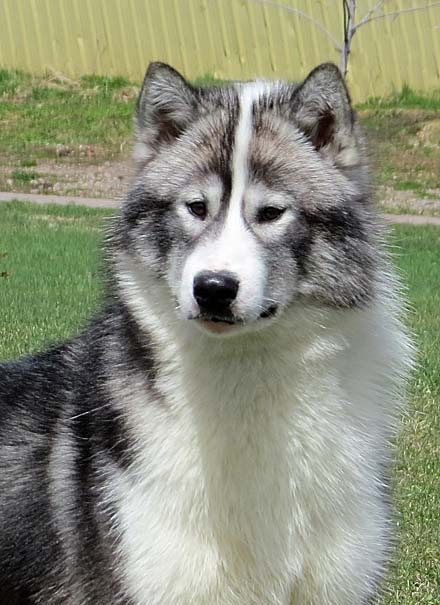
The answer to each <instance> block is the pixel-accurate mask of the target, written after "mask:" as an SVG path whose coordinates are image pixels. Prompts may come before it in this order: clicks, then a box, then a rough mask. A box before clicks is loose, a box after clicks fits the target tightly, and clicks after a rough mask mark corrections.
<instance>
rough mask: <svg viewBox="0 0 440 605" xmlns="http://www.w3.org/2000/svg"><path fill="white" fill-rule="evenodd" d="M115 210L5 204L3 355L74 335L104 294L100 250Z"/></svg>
mask: <svg viewBox="0 0 440 605" xmlns="http://www.w3.org/2000/svg"><path fill="white" fill-rule="evenodd" d="M109 214H110V211H102V210H101V211H100V210H95V209H84V208H79V207H76V206H63V207H60V206H55V205H53V206H50V205H44V206H40V205H36V204H24V203H19V202H17V203H2V204H0V224H1V234H0V308H1V313H0V356H1V357H16V356H19V355H23V354H25V353H27V352H29V351H34V350H35V349H37V348H39V347H41V346H43V345H44V344H45V343H46V342H47V341H52V340H58V339H60V338H64V337H65V336H66V335H67V334H71V333H73V332H74V331H75V330H77V329H78V327H79V326H80V324H81V323H82V322H83V321H84V320H85V318H86V317H87V316H88V315H89V313H90V310H91V308H92V307H93V306H94V305H95V303H96V300H97V296H98V294H99V287H98V286H97V283H98V281H97V277H98V268H97V267H98V263H97V256H98V254H97V251H98V246H99V241H100V239H101V227H102V226H103V223H104V217H105V216H108V215H109Z"/></svg>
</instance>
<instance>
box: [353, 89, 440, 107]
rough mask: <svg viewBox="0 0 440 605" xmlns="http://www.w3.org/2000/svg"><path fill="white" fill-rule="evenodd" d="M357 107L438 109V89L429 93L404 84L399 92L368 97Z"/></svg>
mask: <svg viewBox="0 0 440 605" xmlns="http://www.w3.org/2000/svg"><path fill="white" fill-rule="evenodd" d="M358 108H359V109H427V110H439V109H440V89H438V90H435V91H433V93H432V94H430V95H424V94H421V93H418V92H416V91H414V90H413V89H412V88H411V87H410V86H408V85H407V84H405V85H404V86H403V88H402V90H401V91H400V92H395V93H394V94H392V95H389V96H388V97H385V98H381V97H370V98H369V99H367V101H366V102H365V103H360V104H359V105H358Z"/></svg>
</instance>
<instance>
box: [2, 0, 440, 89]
mask: <svg viewBox="0 0 440 605" xmlns="http://www.w3.org/2000/svg"><path fill="white" fill-rule="evenodd" d="M375 4H376V0H358V2H357V11H358V15H359V17H361V16H362V15H365V14H366V13H367V12H368V11H369V10H370V9H371V8H373V6H374V5H375ZM427 5H432V6H431V8H429V9H426V8H422V7H426V6H427ZM414 8H420V10H412V9H414ZM289 9H293V10H289ZM384 10H385V11H386V12H387V13H391V16H389V17H386V18H377V19H374V20H373V21H371V22H370V23H368V24H366V25H365V26H363V27H362V28H360V29H359V30H358V32H357V33H356V35H355V37H354V40H353V46H352V53H351V57H350V64H349V74H348V79H349V82H350V84H351V88H352V91H353V96H354V98H355V99H356V100H361V99H364V98H366V97H368V96H371V95H385V94H387V93H390V92H392V91H393V90H400V89H401V87H402V85H403V84H405V83H406V84H408V85H409V86H411V87H412V88H414V89H417V90H424V91H429V90H433V89H438V88H440V3H439V2H426V3H425V2H423V0H387V1H386V2H385V3H384ZM397 11H403V12H401V14H399V15H396V14H394V13H396V12H397ZM342 19H343V17H342V2H341V0H322V1H319V0H274V1H272V0H0V65H1V66H3V67H15V68H20V69H24V70H27V71H31V72H34V73H42V72H45V71H48V70H54V71H57V72H61V73H63V74H65V75H67V76H69V77H78V76H80V75H82V74H86V73H87V74H91V73H95V74H105V75H116V74H118V75H125V76H128V77H129V78H131V79H133V80H140V79H141V78H142V76H143V73H144V71H145V68H146V65H147V63H148V62H149V61H154V60H161V61H165V62H168V63H171V64H172V65H174V66H175V67H176V68H177V69H179V70H181V71H183V72H184V73H185V74H186V75H187V76H188V77H190V78H196V77H198V76H201V75H206V74H211V75H213V76H216V77H219V78H223V79H242V78H244V79H249V78H253V77H255V76H260V77H262V76H263V77H268V78H289V79H297V78H298V79H299V78H301V77H302V76H304V75H305V74H306V73H307V71H308V70H310V69H311V68H312V67H314V66H315V65H317V64H318V63H321V62H323V61H329V60H330V61H334V62H336V63H338V62H339V56H340V55H339V52H338V50H337V46H336V43H338V44H340V43H341V41H342V29H343V28H342ZM324 30H326V31H324Z"/></svg>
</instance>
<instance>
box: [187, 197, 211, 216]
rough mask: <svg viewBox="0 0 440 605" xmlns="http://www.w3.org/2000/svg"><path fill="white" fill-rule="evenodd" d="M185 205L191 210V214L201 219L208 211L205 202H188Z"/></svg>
mask: <svg viewBox="0 0 440 605" xmlns="http://www.w3.org/2000/svg"><path fill="white" fill-rule="evenodd" d="M186 207H187V208H188V210H189V212H191V214H193V215H194V216H196V217H197V218H200V219H202V221H203V220H205V218H206V215H207V213H208V209H207V207H206V202H202V201H197V202H189V203H188V204H187V205H186Z"/></svg>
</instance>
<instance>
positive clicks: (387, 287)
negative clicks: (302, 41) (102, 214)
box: [0, 63, 411, 605]
mask: <svg viewBox="0 0 440 605" xmlns="http://www.w3.org/2000/svg"><path fill="white" fill-rule="evenodd" d="M136 130H137V134H136V143H135V148H134V155H135V162H136V176H135V178H134V182H133V186H132V188H131V191H130V192H129V193H128V196H127V199H126V202H125V203H124V205H123V207H122V209H121V212H120V215H119V216H118V217H117V218H116V220H115V222H114V224H113V227H112V229H111V233H110V235H109V238H108V245H107V249H106V257H107V259H108V262H107V267H108V271H107V274H106V275H107V283H106V296H105V301H104V304H103V308H102V311H101V312H100V313H99V314H98V315H97V316H96V317H95V318H94V319H93V320H92V321H91V323H90V324H89V326H88V327H87V328H86V329H85V330H84V331H83V332H82V334H81V335H80V336H79V337H78V338H75V339H73V340H71V341H70V342H67V343H65V344H62V345H60V346H57V347H55V348H53V349H51V350H49V351H47V352H44V353H41V354H38V355H35V356H32V357H28V358H25V359H23V360H21V361H18V362H11V363H6V364H4V365H3V366H1V368H0V406H1V407H0V414H1V416H0V465H1V473H0V603H1V604H2V605H6V604H8V605H12V604H20V605H24V604H30V603H32V604H40V605H61V604H63V605H159V604H160V605H361V604H363V605H365V604H366V603H373V602H374V600H375V595H376V594H377V590H378V585H379V581H380V578H381V576H382V574H383V571H384V567H385V564H386V561H387V558H388V557H389V543H390V528H391V524H390V512H389V502H388V497H387V470H388V466H389V463H390V450H391V447H390V445H389V443H390V440H392V439H393V437H394V436H395V432H396V429H397V427H398V416H399V413H400V407H401V403H402V394H401V392H402V387H403V382H404V380H405V376H406V374H407V371H408V368H409V366H410V362H411V346H410V342H409V340H408V338H407V336H406V334H405V331H404V329H403V328H402V325H401V323H400V320H399V315H400V303H399V298H398V295H397V294H396V289H397V287H396V280H395V279H394V277H393V272H392V269H391V268H390V265H389V262H388V260H387V255H386V252H385V251H384V245H383V242H382V240H383V238H382V228H381V225H380V221H379V220H378V217H377V216H376V213H375V211H374V209H373V207H372V204H371V201H370V181H369V174H368V167H367V161H366V154H365V150H364V143H363V139H362V135H361V133H360V131H359V127H358V125H357V123H356V119H355V115H354V112H353V110H352V108H351V104H350V98H349V95H348V92H347V90H346V87H345V84H344V81H343V79H342V77H341V75H340V73H339V71H338V69H337V68H336V67H335V66H334V65H331V64H325V65H321V66H319V67H318V68H316V69H315V70H314V71H313V72H312V73H311V74H310V75H309V76H308V77H307V78H306V80H305V81H303V82H302V83H300V84H296V85H293V84H285V83H280V82H276V83H270V82H265V81H256V82H249V83H235V84H231V85H229V86H225V87H211V88H206V89H204V88H196V87H194V86H192V85H191V84H189V83H188V82H186V81H185V79H184V78H183V77H182V76H181V75H180V74H178V73H177V72H176V71H174V69H172V68H171V67H169V66H167V65H164V64H161V63H153V64H152V65H150V67H149V69H148V71H147V74H146V77H145V80H144V84H143V87H142V90H141V93H140V97H139V100H138V105H137V128H136Z"/></svg>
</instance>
